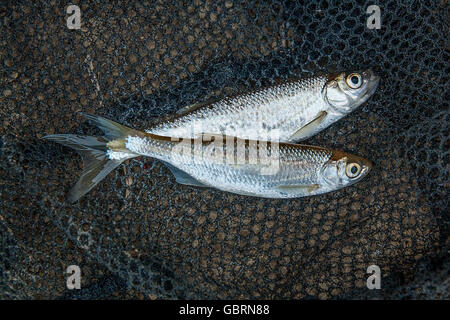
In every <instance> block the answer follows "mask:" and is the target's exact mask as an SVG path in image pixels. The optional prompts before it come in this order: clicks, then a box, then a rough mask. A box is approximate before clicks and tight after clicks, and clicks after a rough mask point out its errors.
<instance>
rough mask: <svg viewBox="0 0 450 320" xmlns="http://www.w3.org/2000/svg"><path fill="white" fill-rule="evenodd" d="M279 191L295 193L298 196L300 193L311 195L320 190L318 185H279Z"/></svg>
mask: <svg viewBox="0 0 450 320" xmlns="http://www.w3.org/2000/svg"><path fill="white" fill-rule="evenodd" d="M277 188H278V189H279V190H280V191H283V192H286V193H295V194H298V193H300V192H304V193H305V194H310V193H313V192H314V191H316V190H318V189H319V188H320V184H308V185H294V184H293V185H281V186H278V187H277Z"/></svg>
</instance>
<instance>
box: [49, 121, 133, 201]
mask: <svg viewBox="0 0 450 320" xmlns="http://www.w3.org/2000/svg"><path fill="white" fill-rule="evenodd" d="M82 115H83V116H84V117H85V118H86V119H88V120H90V121H92V122H93V123H94V124H95V125H97V126H98V127H99V128H100V129H101V130H102V131H103V132H104V133H105V135H104V136H103V137H92V136H82V135H76V134H52V135H47V136H45V137H43V139H47V140H52V141H55V142H58V143H60V144H62V145H65V146H68V147H71V148H73V149H75V150H77V151H78V152H79V153H80V154H81V157H82V158H83V173H82V174H81V177H80V179H79V180H78V182H77V183H76V184H75V186H74V187H73V188H72V190H70V192H69V195H68V200H69V201H70V202H75V201H77V200H78V199H80V198H81V197H82V196H83V195H85V194H86V193H88V192H89V191H90V190H91V189H92V188H93V187H94V186H95V185H96V184H97V183H99V182H100V181H101V180H102V179H103V178H105V177H106V176H107V175H108V173H110V172H111V171H112V170H114V169H115V168H116V167H117V166H118V165H120V164H121V163H122V162H123V161H124V160H127V159H131V158H134V157H137V156H138V155H137V154H135V153H131V152H127V151H128V150H127V149H126V148H125V146H124V142H125V138H126V137H128V136H129V135H139V134H140V132H139V131H137V130H134V129H131V128H128V127H125V126H123V125H121V124H118V123H116V122H114V121H111V120H108V119H105V118H102V117H100V116H95V115H90V114H85V113H83V114H82ZM111 146H114V150H112V149H111Z"/></svg>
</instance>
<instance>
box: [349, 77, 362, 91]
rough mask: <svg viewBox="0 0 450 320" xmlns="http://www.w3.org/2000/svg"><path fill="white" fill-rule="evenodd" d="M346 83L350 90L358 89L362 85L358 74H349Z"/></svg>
mask: <svg viewBox="0 0 450 320" xmlns="http://www.w3.org/2000/svg"><path fill="white" fill-rule="evenodd" d="M346 82H347V85H348V86H349V87H350V88H352V89H358V88H359V87H361V84H362V78H361V75H360V74H359V73H351V74H349V75H348V76H347V79H346Z"/></svg>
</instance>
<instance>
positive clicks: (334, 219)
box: [0, 0, 450, 299]
mask: <svg viewBox="0 0 450 320" xmlns="http://www.w3.org/2000/svg"><path fill="white" fill-rule="evenodd" d="M73 4H78V5H79V6H80V9H81V22H82V25H81V30H69V29H68V28H67V27H66V18H67V16H68V15H66V16H64V14H65V12H66V11H65V10H66V3H65V2H60V1H55V0H53V1H49V2H45V3H36V2H28V1H23V2H22V1H17V2H9V3H6V4H5V3H3V4H0V25H1V27H2V32H1V34H0V42H1V44H2V45H1V46H0V63H1V68H0V88H1V92H0V94H1V95H2V98H1V99H0V106H1V108H0V122H1V125H0V177H1V178H0V198H1V213H0V237H1V238H0V244H1V248H0V275H1V277H0V298H7V299H14V298H34V299H36V298H72V299H90V298H118V299H119V298H147V299H148V298H149V299H155V298H160V299H164V298H194V299H195V298H279V299H285V298H296V299H300V298H321V299H330V298H340V297H350V298H355V297H367V298H372V297H380V296H381V297H405V296H406V297H417V296H420V295H419V294H418V295H409V296H408V295H405V294H402V292H413V291H414V290H416V291H414V292H417V290H418V289H417V287H420V286H422V285H423V284H424V283H425V282H426V283H427V288H428V289H427V290H424V291H423V293H421V296H422V297H423V296H426V297H439V298H448V292H450V291H449V290H448V258H447V257H446V256H445V253H446V252H447V250H448V221H449V217H448V199H447V198H448V196H447V187H448V181H449V180H448V163H449V162H450V161H449V153H448V150H449V141H448V123H449V119H448V101H449V98H450V97H449V91H448V90H447V88H448V74H449V64H448V58H449V53H448V42H447V38H448V33H447V30H448V4H446V3H445V1H443V2H440V1H373V2H365V1H359V0H351V1H346V0H344V1H314V2H312V1H305V2H302V1H297V2H294V1H281V2H277V3H275V2H274V3H269V2H267V3H266V2H263V1H247V2H245V3H243V2H241V1H236V2H234V1H228V0H227V1H197V0H195V1H183V2H172V3H168V2H167V1H155V2H154V1H144V2H143V3H142V4H137V3H136V4H134V3H128V2H115V3H109V4H104V2H102V1H83V2H81V1H73ZM371 4H378V5H379V6H380V8H381V29H379V30H378V29H368V28H367V27H366V21H367V18H368V16H369V15H368V14H366V8H367V7H368V6H369V5H371ZM368 67H370V68H372V69H373V70H375V71H376V72H377V73H378V74H379V75H381V77H382V81H381V83H380V86H379V88H378V90H377V92H376V93H375V95H374V96H373V97H372V98H371V99H370V100H369V102H368V103H366V104H365V105H364V106H363V107H361V108H359V109H358V110H357V111H355V112H353V113H352V114H351V115H349V116H348V117H346V118H344V119H343V120H341V121H339V122H338V123H336V124H335V125H333V126H332V127H330V128H328V129H327V130H326V131H324V132H322V133H320V134H319V135H317V136H315V137H313V138H312V139H310V140H308V141H307V143H309V144H314V145H320V146H324V147H330V148H337V149H343V150H346V151H348V152H351V153H355V154H357V155H360V156H363V157H366V158H369V159H371V160H372V161H373V162H374V164H375V167H374V170H373V171H372V172H371V174H370V175H369V177H368V178H367V179H365V180H364V181H362V182H361V183H358V184H356V185H355V186H352V187H349V188H345V189H343V190H340V191H336V192H333V193H331V194H326V195H322V196H316V197H311V198H302V199H295V200H267V199H257V198H252V197H244V196H238V195H232V194H228V193H222V192H219V191H215V190H205V189H194V188H190V187H187V186H182V185H178V184H176V183H175V181H174V178H173V177H172V175H171V174H170V172H169V170H167V168H165V167H164V166H162V165H161V164H160V163H159V162H157V161H154V160H152V159H149V158H138V159H134V160H131V161H128V162H127V163H126V164H125V165H122V166H120V167H119V168H118V169H117V170H115V171H114V172H113V173H112V174H110V175H109V176H108V177H107V178H106V179H105V180H104V181H103V182H101V183H100V184H99V185H98V186H97V187H96V188H95V189H93V190H92V191H91V192H90V193H89V194H88V195H87V196H85V197H84V198H82V199H81V201H79V202H78V203H76V204H74V205H68V204H66V203H65V202H64V199H65V196H66V193H67V191H68V190H69V189H70V187H71V186H72V185H73V184H74V183H75V181H76V179H77V177H78V175H79V173H80V172H81V160H80V158H79V157H78V155H77V154H76V153H74V152H72V151H70V150H68V149H65V148H62V147H60V146H58V145H55V144H53V143H48V142H45V141H42V140H40V139H39V138H40V137H42V136H43V135H44V134H52V133H79V134H99V133H100V132H99V131H97V129H95V128H92V126H90V125H89V124H87V123H86V122H84V121H83V120H82V118H81V116H80V115H79V114H78V112H79V111H84V112H88V113H94V114H99V115H103V116H105V117H108V118H111V119H113V120H116V121H118V122H120V123H122V124H124V125H128V126H130V127H134V128H137V129H143V128H146V127H148V126H150V125H151V124H154V123H157V122H159V121H162V120H165V119H168V118H170V117H172V116H173V115H174V113H175V111H176V110H178V109H179V108H181V107H183V106H185V105H188V104H192V103H195V102H199V101H204V100H206V99H208V98H211V97H214V98H220V97H223V96H225V95H229V94H234V93H237V92H240V91H242V90H247V89H248V87H255V86H263V85H267V84H270V83H273V82H274V81H277V80H279V79H287V78H291V77H298V76H306V75H311V74H316V73H319V72H326V73H331V72H335V71H341V70H358V69H365V68H368ZM72 264H75V265H78V266H80V268H81V271H82V277H81V279H82V288H83V289H82V290H80V291H70V290H68V289H67V288H66V277H67V275H66V274H65V270H66V268H67V266H69V265H72ZM372 264H375V265H378V266H379V267H380V268H381V271H382V277H383V283H382V289H381V290H379V291H378V290H375V291H377V292H374V291H370V292H369V291H368V290H367V288H366V279H367V276H368V275H367V274H366V269H367V267H368V266H369V265H372ZM424 272H429V273H430V274H431V276H430V277H431V280H430V279H425V280H424V279H423V273H424ZM433 277H434V278H433ZM398 279H401V281H399V280H398ZM413 288H416V289H413ZM443 288H444V289H443Z"/></svg>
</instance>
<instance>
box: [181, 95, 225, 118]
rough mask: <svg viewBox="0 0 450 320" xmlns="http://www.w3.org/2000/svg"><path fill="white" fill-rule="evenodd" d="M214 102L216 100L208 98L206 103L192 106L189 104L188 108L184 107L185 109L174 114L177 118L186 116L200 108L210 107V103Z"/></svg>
mask: <svg viewBox="0 0 450 320" xmlns="http://www.w3.org/2000/svg"><path fill="white" fill-rule="evenodd" d="M216 101H217V99H214V98H209V99H207V100H206V101H203V102H197V103H194V104H190V105H188V106H185V107H183V108H181V109H179V110H178V111H177V112H176V113H175V114H176V115H177V116H184V115H186V114H188V113H190V112H192V111H195V110H197V109H199V108H201V107H204V106H207V105H210V104H212V103H214V102H216Z"/></svg>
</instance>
